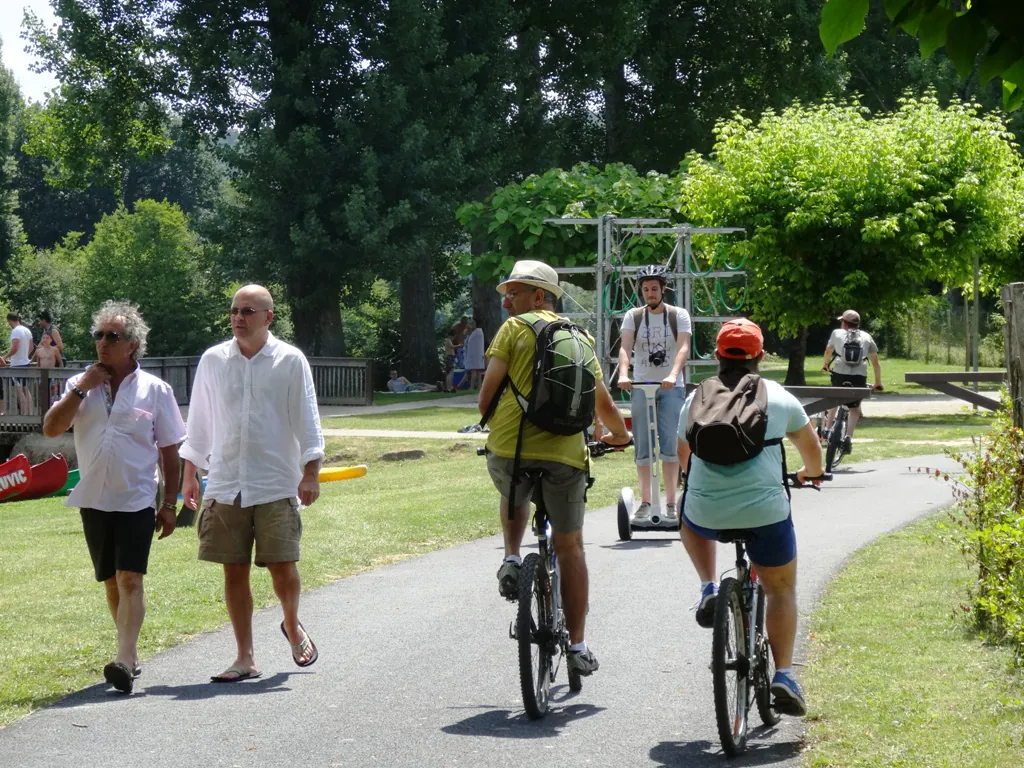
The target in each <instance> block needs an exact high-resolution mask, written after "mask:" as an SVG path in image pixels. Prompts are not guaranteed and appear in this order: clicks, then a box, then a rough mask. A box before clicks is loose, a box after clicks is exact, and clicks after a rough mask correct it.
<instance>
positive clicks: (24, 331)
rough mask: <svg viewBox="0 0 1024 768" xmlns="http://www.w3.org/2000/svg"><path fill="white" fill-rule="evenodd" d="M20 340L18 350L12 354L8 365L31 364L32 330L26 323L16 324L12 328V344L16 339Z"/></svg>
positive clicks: (12, 344)
mask: <svg viewBox="0 0 1024 768" xmlns="http://www.w3.org/2000/svg"><path fill="white" fill-rule="evenodd" d="M15 339H17V340H18V351H17V352H15V353H14V354H13V355H11V359H10V360H9V361H8V362H7V364H8V365H12V366H19V365H28V364H29V359H30V358H29V348H30V347H31V346H32V331H30V330H29V329H28V328H26V327H25V326H24V325H16V326H14V327H13V328H11V346H12V347H13V346H14V340H15Z"/></svg>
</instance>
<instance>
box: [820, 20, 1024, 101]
mask: <svg viewBox="0 0 1024 768" xmlns="http://www.w3.org/2000/svg"><path fill="white" fill-rule="evenodd" d="M876 2H878V0H876ZM879 4H881V3H879ZM884 6H885V12H886V13H887V14H888V16H889V18H890V19H891V20H892V27H893V29H894V30H895V29H897V28H900V29H902V30H903V31H904V32H906V33H908V34H910V35H912V36H914V37H916V38H917V39H918V42H919V44H920V50H921V58H923V59H927V58H928V57H929V56H930V55H931V54H932V53H934V52H935V51H936V50H938V49H939V48H945V49H946V54H947V55H948V56H949V58H950V60H952V62H953V63H954V64H955V65H956V70H957V72H958V73H959V75H960V76H961V77H967V75H969V74H970V73H971V71H972V70H973V69H974V68H975V66H977V67H978V72H979V77H980V80H981V84H982V85H985V84H987V83H988V82H989V81H990V80H992V79H993V78H995V77H1000V78H1001V79H1002V82H1003V105H1004V107H1005V108H1006V109H1007V110H1008V111H1013V110H1016V109H1017V108H1019V107H1020V106H1021V104H1024V24H1022V23H1021V22H1022V20H1021V15H1020V10H1019V8H1018V6H1017V4H1016V3H1012V2H998V1H996V0H988V2H984V1H981V2H979V0H975V1H974V2H963V1H962V0H884ZM869 7H870V0H828V2H827V3H826V4H825V7H824V8H822V11H821V23H820V26H819V32H820V35H821V41H822V43H823V44H824V46H825V49H826V50H827V51H828V53H829V55H831V54H833V53H835V51H836V49H837V48H838V47H839V46H840V45H842V44H843V43H845V42H847V41H849V40H853V39H854V38H855V37H857V36H858V35H860V34H861V33H862V32H863V31H864V27H865V18H866V17H867V15H868V10H869ZM979 60H980V61H979Z"/></svg>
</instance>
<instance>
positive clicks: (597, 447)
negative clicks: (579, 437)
mask: <svg viewBox="0 0 1024 768" xmlns="http://www.w3.org/2000/svg"><path fill="white" fill-rule="evenodd" d="M631 445H633V440H632V439H630V441H629V442H628V443H623V444H622V445H609V444H608V443H606V442H604V441H603V440H592V441H590V442H588V443H587V448H588V449H589V450H590V456H591V458H595V459H596V458H598V457H599V456H604V455H605V454H606V453H611V452H613V451H622V450H625V449H626V448H629V447H630V446H631ZM476 455H477V456H486V455H487V448H486V447H484V446H481V447H479V448H477V449H476Z"/></svg>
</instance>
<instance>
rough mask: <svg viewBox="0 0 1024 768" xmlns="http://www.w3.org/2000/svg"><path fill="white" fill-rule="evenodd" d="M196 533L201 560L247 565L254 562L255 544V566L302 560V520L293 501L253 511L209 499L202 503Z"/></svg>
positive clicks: (261, 506) (237, 504)
mask: <svg viewBox="0 0 1024 768" xmlns="http://www.w3.org/2000/svg"><path fill="white" fill-rule="evenodd" d="M196 529H197V531H198V533H199V559H200V560H206V561H208V562H211V563H225V564H229V563H237V564H242V563H244V564H246V565H248V564H249V563H251V562H253V559H252V549H253V544H255V545H256V560H255V562H256V565H258V566H261V567H262V566H265V565H266V564H267V563H291V562H297V561H298V559H299V539H301V538H302V518H301V517H300V515H299V510H298V502H297V501H296V500H295V499H293V498H292V499H281V500H279V501H271V502H269V503H267V504H257V505H255V506H252V507H243V506H242V505H241V504H240V503H239V500H238V499H237V498H236V499H235V503H234V504H221V503H220V502H219V501H214V500H213V499H208V500H206V501H204V502H203V509H202V512H200V514H199V522H198V523H197V524H196Z"/></svg>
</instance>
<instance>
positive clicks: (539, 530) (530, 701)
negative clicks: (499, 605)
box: [477, 440, 633, 720]
mask: <svg viewBox="0 0 1024 768" xmlns="http://www.w3.org/2000/svg"><path fill="white" fill-rule="evenodd" d="M632 444H633V441H632V440H631V441H630V442H628V443H626V444H625V445H609V444H608V443H604V442H588V443H587V448H588V449H589V450H590V456H591V458H598V457H600V456H603V455H604V454H606V453H608V452H610V451H616V450H622V449H624V448H627V447H629V446H630V445H632ZM485 453H486V449H485V448H478V449H477V454H478V455H481V456H482V455H484V454H485ZM526 475H527V477H529V479H530V481H531V485H532V486H533V487H535V488H536V487H538V483H539V482H540V479H541V477H542V475H543V472H542V471H541V472H536V471H531V470H526ZM534 501H535V504H536V511H535V512H534V515H533V526H532V528H533V533H534V535H536V537H537V552H531V553H530V554H528V555H527V556H526V557H524V558H523V564H522V566H521V567H520V569H519V601H518V607H517V610H516V618H515V620H514V621H513V622H512V624H511V625H510V626H509V637H510V638H511V639H513V640H515V641H516V642H517V644H518V649H519V684H520V687H521V688H522V693H523V706H524V708H525V709H526V715H527V717H529V718H530V719H531V720H537V719H539V718H541V717H544V715H546V714H547V711H548V702H549V699H550V691H551V685H552V683H554V682H555V678H556V677H557V675H558V668H559V666H560V665H561V663H562V659H563V658H564V657H565V656H566V655H567V654H568V653H569V630H568V627H566V625H565V613H564V611H563V610H562V591H561V572H560V570H559V568H558V559H557V558H556V557H555V548H554V546H549V545H548V542H549V541H550V540H551V535H552V531H551V521H550V520H549V519H548V512H547V505H546V504H545V503H544V496H543V494H536V495H535V496H534ZM567 667H568V665H567ZM568 674H569V690H570V691H572V692H573V693H578V692H579V691H581V690H582V689H583V678H582V676H581V675H580V674H579V673H578V672H574V671H572V670H569V672H568Z"/></svg>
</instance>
